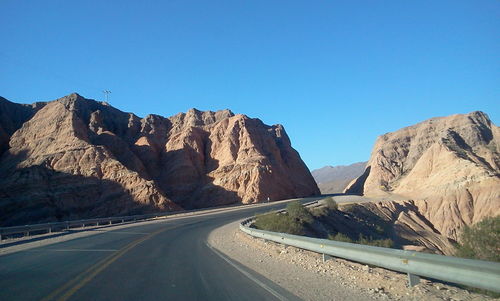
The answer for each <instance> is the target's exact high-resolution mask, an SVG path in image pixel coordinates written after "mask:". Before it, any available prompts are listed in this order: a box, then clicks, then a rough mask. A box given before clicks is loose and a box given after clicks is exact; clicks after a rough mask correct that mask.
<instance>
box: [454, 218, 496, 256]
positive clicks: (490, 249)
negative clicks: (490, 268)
mask: <svg viewBox="0 0 500 301" xmlns="http://www.w3.org/2000/svg"><path fill="white" fill-rule="evenodd" d="M460 241H461V242H460V244H459V245H458V246H457V250H456V253H455V255H456V256H458V257H465V258H475V259H482V260H488V261H497V262H500V252H499V250H500V216H496V217H489V218H486V219H484V220H482V221H481V222H479V223H477V224H475V225H473V226H471V227H467V226H466V227H465V228H464V230H463V232H462V235H461V239H460Z"/></svg>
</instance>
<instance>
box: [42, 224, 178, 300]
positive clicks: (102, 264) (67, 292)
mask: <svg viewBox="0 0 500 301" xmlns="http://www.w3.org/2000/svg"><path fill="white" fill-rule="evenodd" d="M177 227H179V226H175V227H170V228H163V229H160V230H158V231H155V232H153V233H150V234H148V235H146V236H144V237H141V238H139V239H136V240H134V241H132V242H131V243H129V244H128V245H126V246H125V247H124V248H122V249H121V250H120V251H119V252H118V253H116V254H113V255H110V256H108V257H106V258H104V259H103V260H101V261H99V262H98V263H96V264H94V265H93V266H91V267H90V268H88V269H87V270H85V271H84V272H82V273H80V274H79V275H78V276H76V277H75V278H73V279H72V280H70V281H68V282H67V283H66V284H64V285H63V286H61V287H60V288H58V289H56V290H55V291H53V292H52V293H51V294H50V295H48V296H46V297H45V298H43V299H41V300H40V301H49V300H57V301H66V300H68V298H69V297H71V296H72V295H74V294H75V293H76V292H77V291H78V290H79V289H80V288H82V287H83V286H84V285H85V284H87V283H88V282H89V281H91V280H92V279H93V278H94V277H95V276H97V275H98V274H99V273H100V272H102V271H103V270H104V269H105V268H107V267H108V266H109V265H111V264H112V263H113V262H115V261H116V260H117V259H118V258H120V257H121V256H123V255H124V254H125V253H127V252H128V251H130V250H131V249H133V248H134V247H135V246H137V245H138V244H140V243H142V242H144V241H146V240H148V239H150V238H152V237H153V236H155V235H157V234H159V233H161V232H163V231H166V230H171V229H175V228H177Z"/></svg>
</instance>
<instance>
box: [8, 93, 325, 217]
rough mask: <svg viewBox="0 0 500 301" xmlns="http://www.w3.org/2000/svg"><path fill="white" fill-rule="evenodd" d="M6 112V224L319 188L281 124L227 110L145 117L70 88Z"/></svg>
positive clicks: (253, 199)
mask: <svg viewBox="0 0 500 301" xmlns="http://www.w3.org/2000/svg"><path fill="white" fill-rule="evenodd" d="M0 116H1V117H2V119H1V120H0V154H1V157H0V208H1V210H0V211H1V214H0V219H1V223H2V224H3V225H11V224H19V223H32V222H42V221H52V220H61V219H72V218H82V217H94V216H111V215H122V214H134V213H143V212H151V211H158V210H164V211H171V210H178V209H182V208H184V209H190V208H200V207H208V206H216V205H223V204H232V203H255V202H260V201H264V200H267V198H270V199H271V200H277V199H284V198H291V197H302V196H310V195H314V194H318V193H319V190H318V188H317V186H316V184H315V182H314V180H313V178H312V176H311V174H310V172H309V170H308V169H307V167H306V166H305V164H304V163H303V162H302V160H301V159H300V156H299V154H298V153H297V152H296V151H295V150H294V149H293V148H292V147H291V144H290V140H289V138H288V136H287V134H286V133H285V130H284V129H283V127H282V126H281V125H275V126H267V125H265V124H263V123H262V122H261V121H260V120H258V119H252V118H248V117H247V116H245V115H234V114H233V113H232V112H231V111H229V110H223V111H218V112H210V111H208V112H200V111H197V110H194V109H192V110H189V111H188V112H187V113H180V114H177V115H175V116H173V117H170V118H164V117H161V116H158V115H148V116H146V117H145V118H142V119H141V118H139V117H137V116H135V115H134V114H131V113H124V112H122V111H120V110H117V109H115V108H113V107H111V106H110V105H108V104H106V103H102V102H97V101H94V100H89V99H85V98H83V97H81V96H79V95H78V94H71V95H68V96H66V97H63V98H60V99H57V100H55V101H51V102H48V103H37V104H34V105H20V104H15V103H11V102H8V101H7V100H5V99H0ZM4 116H7V117H8V118H7V117H5V118H4Z"/></svg>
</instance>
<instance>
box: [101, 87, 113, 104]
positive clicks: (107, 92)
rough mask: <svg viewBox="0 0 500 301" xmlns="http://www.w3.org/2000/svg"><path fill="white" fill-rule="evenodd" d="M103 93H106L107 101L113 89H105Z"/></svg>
mask: <svg viewBox="0 0 500 301" xmlns="http://www.w3.org/2000/svg"><path fill="white" fill-rule="evenodd" d="M102 93H104V98H106V102H108V98H109V94H111V91H109V90H103V91H102Z"/></svg>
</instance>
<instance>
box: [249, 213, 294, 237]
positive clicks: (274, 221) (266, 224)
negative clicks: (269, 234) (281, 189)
mask: <svg viewBox="0 0 500 301" xmlns="http://www.w3.org/2000/svg"><path fill="white" fill-rule="evenodd" d="M253 225H254V227H256V228H257V229H261V230H267V231H273V232H281V233H289V234H295V235H303V234H304V226H303V225H302V223H301V222H300V221H298V220H297V219H295V218H292V217H290V215H288V214H277V213H274V212H271V213H266V214H261V215H257V217H256V219H255V223H254V224H253Z"/></svg>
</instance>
